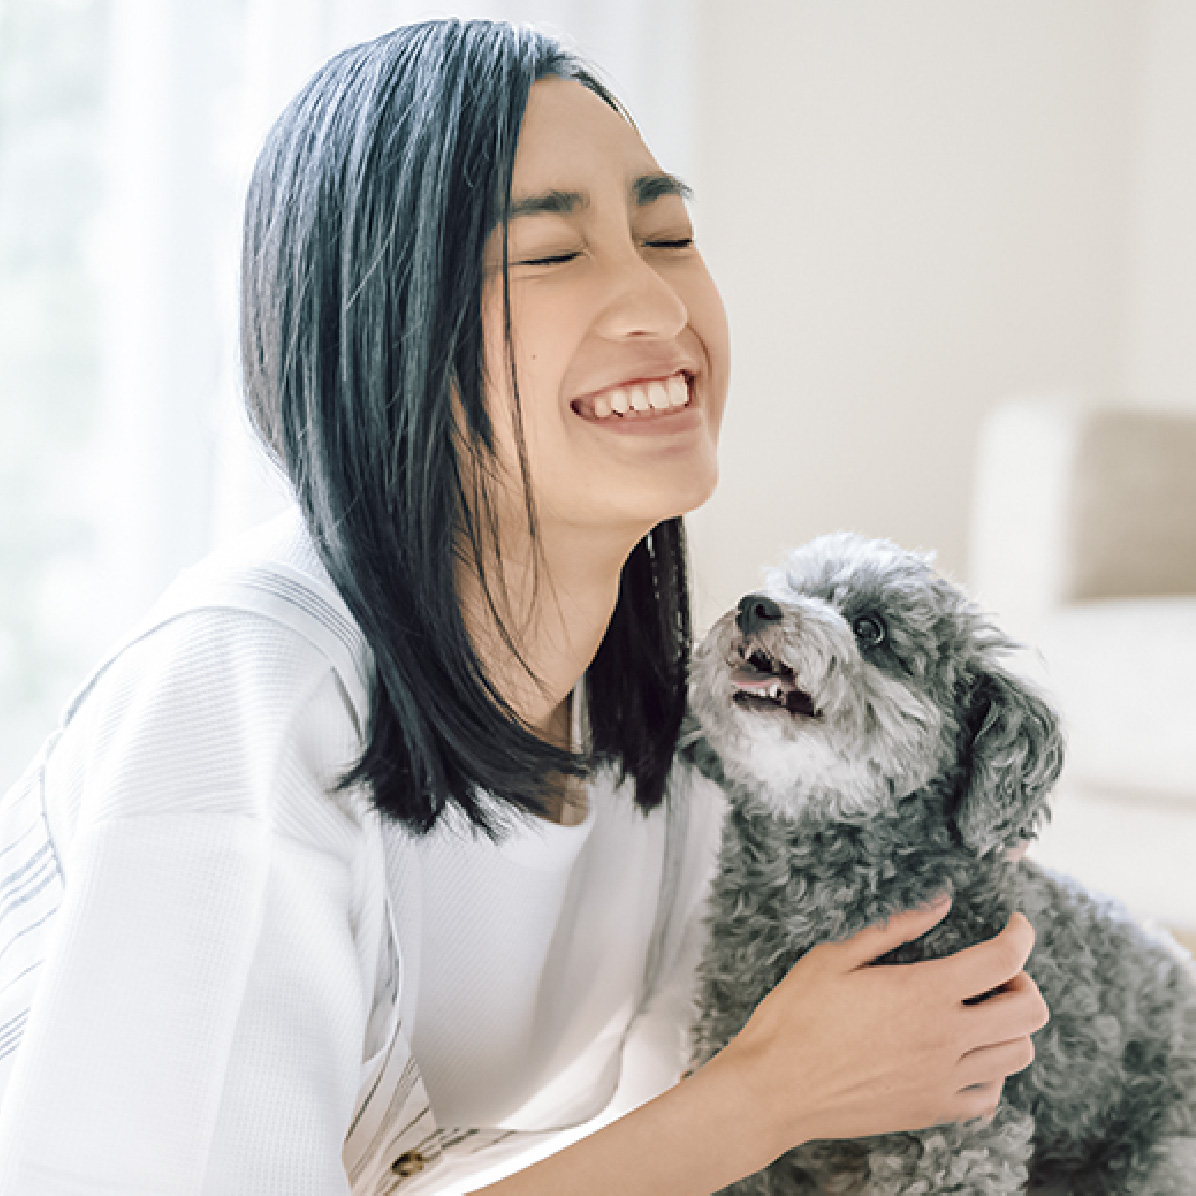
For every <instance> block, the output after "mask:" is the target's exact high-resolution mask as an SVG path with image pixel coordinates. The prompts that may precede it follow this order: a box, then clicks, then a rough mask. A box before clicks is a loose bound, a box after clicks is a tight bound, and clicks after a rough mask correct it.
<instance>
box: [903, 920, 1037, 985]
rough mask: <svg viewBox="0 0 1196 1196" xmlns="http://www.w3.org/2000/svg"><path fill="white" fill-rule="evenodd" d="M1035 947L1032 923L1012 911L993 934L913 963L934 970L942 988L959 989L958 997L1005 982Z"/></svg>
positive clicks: (928, 970) (929, 971) (1016, 972)
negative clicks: (1001, 926)
mask: <svg viewBox="0 0 1196 1196" xmlns="http://www.w3.org/2000/svg"><path fill="white" fill-rule="evenodd" d="M1033 949H1034V927H1033V926H1031V925H1030V921H1029V919H1028V918H1027V917H1026V916H1025V914H1023V913H1020V912H1019V913H1014V915H1013V916H1012V917H1011V918H1010V919H1009V922H1008V924H1007V925H1006V927H1005V929H1004V930H1002V931H1001V933H1000V934H998V935H997V936H996V937H995V938H991V939H986V940H985V941H984V942H982V943H977V944H976V945H975V946H974V947H965V948H964V949H963V950H962V951H957V952H956V953H955V954H954V955H948V956H947V957H946V958H944V959H934V960H929V961H928V962H926V963H923V964H918V965H915V966H917V967H920V968H923V969H925V970H926V972H927V974H930V973H934V974H935V980H936V982H937V983H940V984H942V985H943V987H944V991H950V992H955V993H958V994H959V996H960V999H961V1000H967V999H968V998H969V997H981V996H984V995H985V994H986V993H991V992H994V990H996V989H999V988H1001V987H1002V985H1005V984H1008V983H1009V982H1010V981H1012V980H1013V978H1014V977H1015V976H1017V975H1018V974H1019V973H1020V972H1021V971H1022V969H1023V968H1024V967H1025V966H1026V960H1028V959H1029V958H1030V952H1031V951H1032V950H1033Z"/></svg>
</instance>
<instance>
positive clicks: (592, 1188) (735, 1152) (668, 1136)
mask: <svg viewBox="0 0 1196 1196" xmlns="http://www.w3.org/2000/svg"><path fill="white" fill-rule="evenodd" d="M765 1112H766V1111H765V1110H762V1109H761V1108H760V1101H759V1099H758V1098H757V1097H756V1095H755V1094H753V1093H752V1092H751V1089H750V1086H749V1084H748V1083H746V1082H745V1079H744V1076H743V1074H742V1070H741V1064H740V1061H739V1059H738V1058H737V1056H736V1054H735V1052H734V1051H732V1052H731V1054H730V1055H728V1053H727V1049H724V1050H723V1051H722V1052H721V1053H720V1054H719V1055H716V1056H715V1057H714V1058H713V1059H711V1060H710V1062H708V1063H707V1064H705V1065H704V1066H703V1067H702V1068H701V1069H700V1070H698V1071H697V1072H695V1073H694V1074H693V1075H690V1076H687V1077H686V1078H685V1079H682V1080H680V1081H679V1082H678V1083H677V1084H675V1085H674V1086H673V1087H672V1088H670V1089H669V1090H668V1091H667V1092H664V1093H662V1094H661V1095H660V1096H658V1097H656V1098H654V1099H653V1100H650V1101H648V1102H647V1103H646V1104H643V1105H641V1106H640V1107H639V1108H637V1109H634V1110H633V1111H632V1112H630V1113H627V1114H625V1115H624V1116H623V1117H621V1118H619V1120H618V1121H614V1122H612V1123H611V1124H610V1125H607V1126H604V1127H603V1128H602V1129H600V1130H598V1131H597V1132H596V1133H594V1134H592V1135H591V1136H589V1137H588V1138H583V1139H581V1140H580V1141H578V1142H575V1143H573V1144H572V1145H571V1146H568V1147H566V1148H565V1149H564V1150H562V1151H560V1152H559V1153H558V1154H555V1155H550V1156H549V1157H548V1158H546V1159H542V1160H541V1161H540V1162H539V1163H536V1164H534V1165H533V1166H531V1167H529V1168H528V1169H527V1170H526V1171H521V1172H519V1173H518V1174H516V1175H512V1176H509V1177H508V1178H507V1179H504V1180H500V1181H499V1182H498V1183H496V1184H493V1185H491V1186H489V1187H486V1188H484V1189H481V1190H480V1192H479V1196H481V1193H486V1194H490V1193H493V1196H541V1194H542V1193H543V1194H545V1196H547V1194H548V1193H551V1194H552V1196H591V1194H593V1196H609V1194H610V1193H611V1192H612V1191H617V1192H619V1193H620V1196H710V1193H712V1192H717V1191H718V1190H720V1189H721V1188H724V1187H726V1186H727V1185H728V1184H732V1183H735V1182H736V1181H737V1180H740V1179H743V1178H744V1177H745V1176H748V1175H751V1174H753V1173H754V1172H756V1171H759V1170H760V1168H762V1167H765V1166H767V1165H768V1164H769V1163H770V1162H772V1160H773V1159H774V1158H776V1157H777V1155H779V1154H781V1153H783V1152H784V1150H785V1149H787V1148H788V1147H789V1146H792V1145H794V1143H793V1142H785V1141H783V1135H782V1134H781V1133H780V1132H778V1130H777V1129H775V1128H774V1127H773V1126H771V1125H770V1124H769V1119H768V1118H767V1117H766V1116H764V1113H765Z"/></svg>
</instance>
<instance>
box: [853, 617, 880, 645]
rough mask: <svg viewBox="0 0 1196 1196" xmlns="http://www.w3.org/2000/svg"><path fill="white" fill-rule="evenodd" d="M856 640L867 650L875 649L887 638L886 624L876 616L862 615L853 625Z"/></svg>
mask: <svg viewBox="0 0 1196 1196" xmlns="http://www.w3.org/2000/svg"><path fill="white" fill-rule="evenodd" d="M851 630H852V631H853V632H854V633H855V638H856V639H857V640H859V641H860V643H861V644H863V645H864V647H865V648H875V647H876V645H877V644H879V643H880V642H881V641H882V640H883V639H884V638H885V634H886V632H885V625H884V622H883V621H882V620H881V619H879V618H877V616H876V615H860V617H859V618H858V619H856V621H855V622H854V623H852V625H851Z"/></svg>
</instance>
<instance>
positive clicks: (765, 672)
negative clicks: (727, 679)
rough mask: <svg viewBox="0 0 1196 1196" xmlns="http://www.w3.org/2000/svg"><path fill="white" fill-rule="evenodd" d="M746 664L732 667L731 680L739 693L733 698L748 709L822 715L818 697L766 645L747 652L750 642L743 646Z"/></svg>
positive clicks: (736, 702) (815, 716)
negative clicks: (817, 704) (813, 696)
mask: <svg viewBox="0 0 1196 1196" xmlns="http://www.w3.org/2000/svg"><path fill="white" fill-rule="evenodd" d="M739 651H740V655H741V656H744V660H743V663H742V664H738V665H735V666H734V667H733V668H732V670H731V684H732V686H734V688H735V693H734V694H733V695H732V698H731V700H732V701H733V702H734V703H735V705H736V706H739V707H741V708H742V709H744V710H785V711H788V712H789V713H790V714H796V715H801V716H802V717H803V718H821V717H822V714H821V712H820V711H819V710H818V708H817V707H816V706H815V705H814V699H813V698H811V697H810V695H809V694H808V693H806V691H805V690H804V689H802V688H801V687H800V686H799V685H798V684H797V678H796V676H795V674H794V672H793V670H792V669H791V668H790V667H789V666H788V665H787V664H785V663H784V662H783V661H780V660H775V659H774V658H773V657H771V656H769V654H768V653H767V652H765V651H764V650H763V649H762V648H754V649H753V650H752V651H751V653H750V654H747V655H745V653H746V645H744V646H742V647H741V648H740V650H739Z"/></svg>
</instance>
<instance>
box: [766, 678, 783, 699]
mask: <svg viewBox="0 0 1196 1196" xmlns="http://www.w3.org/2000/svg"><path fill="white" fill-rule="evenodd" d="M768 696H769V697H770V698H774V699H775V698H779V697H780V696H781V686H780V683H779V682H778V683H777V684H776V685H770V686H769V687H768Z"/></svg>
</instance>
